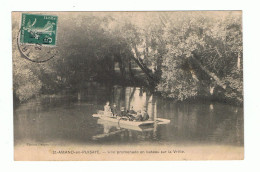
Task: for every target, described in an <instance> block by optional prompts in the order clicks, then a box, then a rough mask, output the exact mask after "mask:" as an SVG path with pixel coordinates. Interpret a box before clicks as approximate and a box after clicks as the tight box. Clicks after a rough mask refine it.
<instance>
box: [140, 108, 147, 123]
mask: <svg viewBox="0 0 260 172" xmlns="http://www.w3.org/2000/svg"><path fill="white" fill-rule="evenodd" d="M141 114H142V121H146V120H148V119H149V115H148V113H147V111H146V110H145V109H144V110H142V112H141Z"/></svg>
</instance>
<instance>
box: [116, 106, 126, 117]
mask: <svg viewBox="0 0 260 172" xmlns="http://www.w3.org/2000/svg"><path fill="white" fill-rule="evenodd" d="M118 116H120V117H125V116H127V113H126V111H125V108H124V107H121V109H120V113H119V115H118Z"/></svg>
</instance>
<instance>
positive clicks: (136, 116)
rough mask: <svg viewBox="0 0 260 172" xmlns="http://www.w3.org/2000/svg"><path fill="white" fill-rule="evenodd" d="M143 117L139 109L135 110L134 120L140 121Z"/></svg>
mask: <svg viewBox="0 0 260 172" xmlns="http://www.w3.org/2000/svg"><path fill="white" fill-rule="evenodd" d="M142 120H143V117H142V113H141V110H139V111H137V114H136V115H135V116H134V121H142Z"/></svg>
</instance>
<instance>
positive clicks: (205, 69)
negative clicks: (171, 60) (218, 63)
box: [191, 55, 227, 89]
mask: <svg viewBox="0 0 260 172" xmlns="http://www.w3.org/2000/svg"><path fill="white" fill-rule="evenodd" d="M191 59H193V61H194V62H196V63H197V64H198V65H199V67H200V68H201V69H202V70H203V71H204V72H205V73H206V74H208V75H209V76H210V77H211V78H212V79H214V80H215V81H216V84H217V85H219V86H220V87H221V88H223V89H226V87H227V86H226V84H223V82H221V80H220V79H219V77H217V75H215V74H214V73H212V72H210V71H209V70H208V69H207V68H205V67H204V66H203V65H202V64H201V63H200V62H199V61H198V60H197V59H196V58H195V57H194V56H193V55H192V56H191Z"/></svg>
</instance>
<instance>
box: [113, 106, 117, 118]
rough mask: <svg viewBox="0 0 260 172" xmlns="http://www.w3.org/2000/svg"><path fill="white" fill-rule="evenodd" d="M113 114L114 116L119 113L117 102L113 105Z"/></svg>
mask: <svg viewBox="0 0 260 172" xmlns="http://www.w3.org/2000/svg"><path fill="white" fill-rule="evenodd" d="M112 115H113V116H116V115H117V106H116V104H115V103H114V104H113V107H112Z"/></svg>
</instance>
